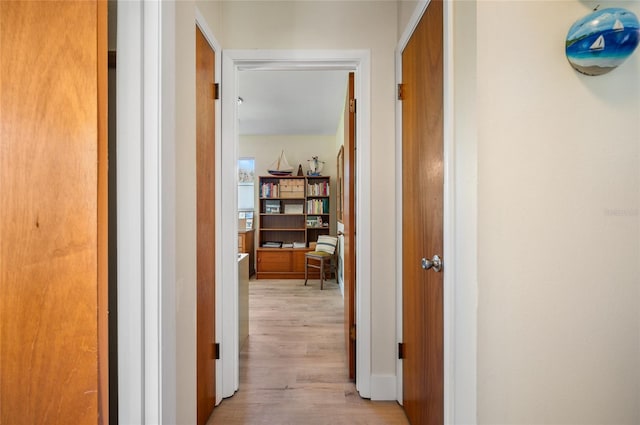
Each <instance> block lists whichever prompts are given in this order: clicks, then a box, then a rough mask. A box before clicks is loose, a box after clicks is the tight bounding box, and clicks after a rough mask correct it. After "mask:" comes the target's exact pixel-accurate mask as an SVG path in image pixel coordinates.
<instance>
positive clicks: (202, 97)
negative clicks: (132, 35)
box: [196, 27, 216, 425]
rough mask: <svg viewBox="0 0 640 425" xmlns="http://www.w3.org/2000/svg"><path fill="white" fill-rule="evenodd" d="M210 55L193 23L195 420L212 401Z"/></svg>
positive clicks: (203, 418) (202, 419)
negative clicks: (195, 312) (195, 285)
mask: <svg viewBox="0 0 640 425" xmlns="http://www.w3.org/2000/svg"><path fill="white" fill-rule="evenodd" d="M214 82H215V54H214V52H213V49H212V48H211V46H210V45H209V43H208V42H207V39H206V38H205V37H204V35H203V34H202V32H201V31H200V28H198V27H196V185H197V195H196V196H197V225H196V227H197V280H198V283H197V297H198V300H197V340H198V341H197V348H196V350H197V355H196V357H197V398H198V403H197V404H198V407H197V409H198V424H199V425H203V424H205V423H206V422H207V419H208V418H209V416H210V415H211V412H212V411H213V408H214V405H215V402H216V388H215V385H216V360H215V341H216V336H215V174H214V171H215V168H214V167H215V99H214V89H213V85H214Z"/></svg>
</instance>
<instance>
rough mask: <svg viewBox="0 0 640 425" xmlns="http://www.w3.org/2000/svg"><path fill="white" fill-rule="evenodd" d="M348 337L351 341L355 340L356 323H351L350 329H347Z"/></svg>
mask: <svg viewBox="0 0 640 425" xmlns="http://www.w3.org/2000/svg"><path fill="white" fill-rule="evenodd" d="M349 339H350V340H351V341H355V340H356V324H355V323H354V324H353V325H351V329H349Z"/></svg>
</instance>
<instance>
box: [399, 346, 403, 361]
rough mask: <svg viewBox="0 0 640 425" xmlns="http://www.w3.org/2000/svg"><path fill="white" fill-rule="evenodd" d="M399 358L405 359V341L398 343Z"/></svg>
mask: <svg viewBox="0 0 640 425" xmlns="http://www.w3.org/2000/svg"><path fill="white" fill-rule="evenodd" d="M398 358H399V359H400V360H402V359H404V343H403V342H399V343H398Z"/></svg>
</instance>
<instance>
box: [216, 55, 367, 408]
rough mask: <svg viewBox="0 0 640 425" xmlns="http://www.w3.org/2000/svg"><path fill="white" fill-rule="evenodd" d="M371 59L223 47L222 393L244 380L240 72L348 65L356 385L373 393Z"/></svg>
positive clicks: (218, 302)
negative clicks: (352, 88)
mask: <svg viewBox="0 0 640 425" xmlns="http://www.w3.org/2000/svg"><path fill="white" fill-rule="evenodd" d="M370 68H371V61H370V51H369V50H224V51H223V52H222V74H223V84H222V119H223V122H222V140H223V141H224V143H223V144H222V166H221V173H222V174H221V176H220V178H221V185H222V189H221V194H222V203H221V204H220V205H222V223H221V224H222V229H221V232H222V235H221V236H222V245H220V246H221V247H222V246H224V247H234V249H225V250H223V251H224V252H222V253H221V255H222V259H221V263H220V265H221V270H222V279H221V280H218V284H219V285H221V286H222V288H221V291H220V292H221V297H220V298H216V310H218V309H219V310H220V311H221V312H222V316H223V317H222V321H221V323H220V325H221V327H222V329H223V332H224V333H222V334H221V360H220V363H221V367H222V386H221V393H222V396H223V397H230V396H232V395H233V393H234V392H235V391H236V390H237V389H238V384H239V378H238V375H239V352H238V351H239V350H238V308H237V306H238V291H237V288H238V285H237V282H238V267H237V260H236V254H237V246H238V243H237V239H238V220H237V214H236V211H237V208H236V206H237V204H238V200H237V192H238V191H237V183H238V182H237V179H238V177H237V176H238V173H237V163H238V157H239V155H238V119H237V101H236V99H237V98H238V77H239V75H238V72H239V71H240V70H246V69H255V70H274V69H280V70H284V69H288V70H290V69H316V70H318V69H332V70H333V69H344V70H353V71H355V72H356V98H358V100H359V101H358V120H357V122H356V125H357V130H356V131H357V134H358V150H357V154H356V168H357V170H358V179H357V183H356V193H357V194H358V197H357V201H356V210H357V211H360V212H361V214H358V215H357V216H356V228H357V229H358V232H357V236H356V246H357V247H358V256H357V261H356V275H357V276H358V283H357V285H356V323H357V324H358V339H357V341H356V345H357V346H356V353H357V358H356V364H357V368H356V369H357V372H356V388H357V390H358V392H359V393H360V395H361V396H362V397H365V398H368V397H370V396H371V215H370V211H371V201H370V199H371V184H370V182H371V131H370V123H371V118H370V110H371V107H370V105H371V93H370V82H371V69H370Z"/></svg>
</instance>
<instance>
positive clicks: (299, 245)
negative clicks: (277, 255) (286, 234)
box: [293, 242, 307, 248]
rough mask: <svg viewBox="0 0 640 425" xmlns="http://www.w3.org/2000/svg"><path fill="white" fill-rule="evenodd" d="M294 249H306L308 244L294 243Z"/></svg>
mask: <svg viewBox="0 0 640 425" xmlns="http://www.w3.org/2000/svg"><path fill="white" fill-rule="evenodd" d="M293 247H294V248H306V247H307V244H306V243H304V242H294V243H293Z"/></svg>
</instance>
